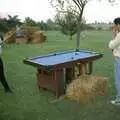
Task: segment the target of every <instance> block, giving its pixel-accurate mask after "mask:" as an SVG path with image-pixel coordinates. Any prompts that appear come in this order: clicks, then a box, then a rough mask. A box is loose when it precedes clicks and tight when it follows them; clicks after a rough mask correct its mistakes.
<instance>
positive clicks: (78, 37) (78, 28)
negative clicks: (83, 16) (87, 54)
mask: <svg viewBox="0 0 120 120" xmlns="http://www.w3.org/2000/svg"><path fill="white" fill-rule="evenodd" d="M76 40H77V42H76V50H79V45H80V23H79V22H78V25H77V38H76Z"/></svg>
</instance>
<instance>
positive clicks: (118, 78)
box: [115, 57, 120, 96]
mask: <svg viewBox="0 0 120 120" xmlns="http://www.w3.org/2000/svg"><path fill="white" fill-rule="evenodd" d="M115 85H116V90H117V96H120V57H119V58H118V57H117V58H116V61H115Z"/></svg>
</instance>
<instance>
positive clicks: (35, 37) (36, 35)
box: [31, 31, 45, 43]
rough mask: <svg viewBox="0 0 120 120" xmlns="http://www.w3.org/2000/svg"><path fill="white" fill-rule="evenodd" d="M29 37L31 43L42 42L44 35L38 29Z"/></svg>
mask: <svg viewBox="0 0 120 120" xmlns="http://www.w3.org/2000/svg"><path fill="white" fill-rule="evenodd" d="M31 39H32V43H42V42H44V41H45V35H44V34H43V33H42V32H40V31H36V32H34V33H33V35H32V36H31Z"/></svg>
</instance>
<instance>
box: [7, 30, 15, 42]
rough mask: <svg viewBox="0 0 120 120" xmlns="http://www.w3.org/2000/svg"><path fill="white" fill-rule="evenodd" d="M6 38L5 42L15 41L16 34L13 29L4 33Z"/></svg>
mask: <svg viewBox="0 0 120 120" xmlns="http://www.w3.org/2000/svg"><path fill="white" fill-rule="evenodd" d="M6 38H8V39H7V41H6V43H9V44H10V43H15V40H16V36H15V32H14V31H12V30H11V31H8V32H7V33H5V39H6Z"/></svg>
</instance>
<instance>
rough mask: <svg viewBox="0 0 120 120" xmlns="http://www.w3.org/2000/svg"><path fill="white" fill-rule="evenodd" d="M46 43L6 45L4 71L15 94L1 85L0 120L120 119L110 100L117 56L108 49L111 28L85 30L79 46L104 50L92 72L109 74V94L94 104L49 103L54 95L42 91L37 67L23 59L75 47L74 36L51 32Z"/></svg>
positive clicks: (64, 101)
mask: <svg viewBox="0 0 120 120" xmlns="http://www.w3.org/2000/svg"><path fill="white" fill-rule="evenodd" d="M45 34H46V36H47V41H46V43H43V44H36V45H32V44H29V45H15V44H12V45H5V46H4V47H3V51H4V52H3V54H2V58H3V60H4V67H5V74H6V78H7V81H8V83H9V85H10V87H11V88H12V90H13V93H12V94H5V93H4V90H3V87H2V86H0V120H120V114H119V111H120V107H117V106H113V105H111V104H110V103H109V100H110V99H111V97H112V96H114V95H115V93H116V91H115V88H114V72H113V68H114V58H113V56H112V53H111V51H110V50H109V49H108V48H107V44H108V41H109V40H110V39H111V37H112V35H111V32H109V31H85V32H84V35H83V36H84V37H82V39H81V41H80V48H81V49H86V50H93V51H97V52H101V53H104V57H103V58H102V59H100V60H97V61H96V62H95V63H94V69H93V74H96V75H101V76H106V77H109V91H110V92H109V94H108V96H106V97H100V98H99V99H98V100H97V101H96V102H95V103H94V104H89V105H81V104H80V103H76V102H75V101H70V100H61V101H59V102H56V103H50V101H51V100H54V98H55V97H54V95H53V94H52V93H51V92H48V91H39V90H38V88H37V85H36V75H35V74H36V68H34V67H32V66H29V65H25V64H23V59H24V58H26V57H31V56H38V55H43V54H48V53H51V52H55V51H64V50H69V49H75V48H76V40H75V36H74V37H73V40H69V39H68V38H69V37H67V36H65V35H62V34H61V33H60V32H55V31H52V32H51V31H48V32H45Z"/></svg>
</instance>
